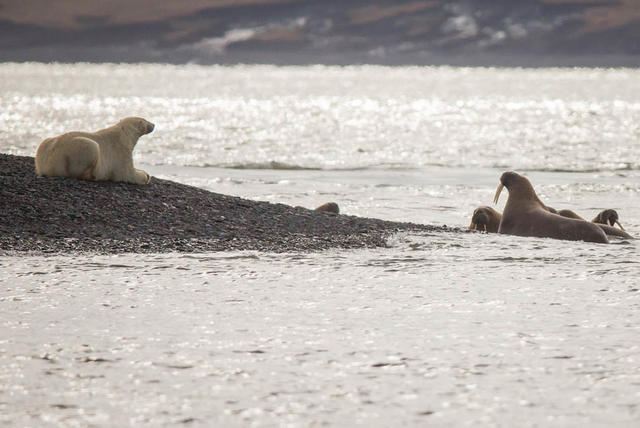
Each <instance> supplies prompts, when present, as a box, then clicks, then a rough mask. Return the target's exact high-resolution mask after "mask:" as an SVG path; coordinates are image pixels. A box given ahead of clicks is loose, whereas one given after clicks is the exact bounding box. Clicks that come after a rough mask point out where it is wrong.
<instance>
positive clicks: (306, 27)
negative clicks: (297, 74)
mask: <svg viewBox="0 0 640 428" xmlns="http://www.w3.org/2000/svg"><path fill="white" fill-rule="evenodd" d="M31 60H36V61H61V62H70V61H94V62H107V61H109V62H169V63H188V62H193V63H200V64H213V63H222V64H228V63H238V62H242V63H271V64H316V63H321V64H354V63H355V64H357V63H369V64H417V65H423V64H451V65H522V66H549V65H569V66H570V65H587V66H638V65H640V0H460V1H443V0H425V1H412V0H408V1H385V0H371V1H359V0H354V1H345V0H318V1H310V0H235V1H232V0H210V1H205V0H182V1H158V0H133V1H130V0H101V1H96V2H93V1H78V0H75V1H74V0H55V1H50V0H25V1H21V0H10V1H8V0H0V61H31Z"/></svg>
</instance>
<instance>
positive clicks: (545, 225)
mask: <svg viewBox="0 0 640 428" xmlns="http://www.w3.org/2000/svg"><path fill="white" fill-rule="evenodd" d="M505 187H506V188H507V190H508V191H509V198H508V199H507V203H506V205H505V207H504V211H503V213H502V221H501V222H500V227H499V228H498V233H504V234H508V235H518V236H535V237H538V238H553V239H564V240H570V241H587V242H597V243H602V244H606V243H608V242H609V240H608V239H607V235H605V233H604V232H603V231H602V229H600V228H599V227H598V226H597V225H595V224H594V223H590V222H587V221H584V220H578V219H574V218H568V217H563V216H561V215H558V214H554V213H552V212H550V211H549V210H548V209H547V206H546V205H545V204H543V203H542V201H540V199H539V198H538V195H537V194H536V192H535V190H534V189H533V186H532V185H531V183H530V182H529V180H528V179H527V178H526V177H523V176H522V175H520V174H518V173H516V172H513V171H507V172H505V173H503V174H502V175H501V176H500V184H499V185H498V188H497V189H496V194H495V197H494V198H493V202H494V203H498V199H499V198H500V193H501V192H502V189H503V188H505Z"/></svg>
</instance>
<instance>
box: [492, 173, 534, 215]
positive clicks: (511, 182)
mask: <svg viewBox="0 0 640 428" xmlns="http://www.w3.org/2000/svg"><path fill="white" fill-rule="evenodd" d="M505 187H506V188H507V190H508V191H509V197H510V198H511V197H512V195H517V196H516V197H517V198H518V200H526V201H531V202H536V203H539V204H540V205H542V206H543V207H545V208H546V206H545V205H544V204H543V203H542V202H541V201H540V199H538V195H536V191H535V190H533V186H532V185H531V182H530V181H529V180H528V179H527V177H524V176H522V175H520V174H518V173H517V172H513V171H507V172H505V173H503V174H502V175H501V176H500V184H499V185H498V188H497V189H496V195H495V196H494V198H493V203H494V204H497V203H498V199H499V198H500V193H501V192H502V189H504V188H505Z"/></svg>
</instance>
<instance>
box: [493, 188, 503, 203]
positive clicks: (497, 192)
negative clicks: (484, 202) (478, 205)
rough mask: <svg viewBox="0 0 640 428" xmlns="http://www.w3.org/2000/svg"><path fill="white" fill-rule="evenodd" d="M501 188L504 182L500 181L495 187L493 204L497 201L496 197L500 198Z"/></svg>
mask: <svg viewBox="0 0 640 428" xmlns="http://www.w3.org/2000/svg"><path fill="white" fill-rule="evenodd" d="M502 189H504V184H502V183H500V185H499V186H498V188H497V189H496V195H495V196H494V197H493V203H494V204H497V203H498V199H499V198H500V193H501V192H502Z"/></svg>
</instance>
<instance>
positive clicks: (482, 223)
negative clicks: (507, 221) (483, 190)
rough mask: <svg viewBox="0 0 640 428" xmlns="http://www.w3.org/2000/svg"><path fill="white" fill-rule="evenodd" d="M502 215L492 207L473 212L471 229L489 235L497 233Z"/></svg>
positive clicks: (479, 208)
mask: <svg viewBox="0 0 640 428" xmlns="http://www.w3.org/2000/svg"><path fill="white" fill-rule="evenodd" d="M500 220H502V214H500V213H499V212H498V211H496V210H494V209H493V208H491V207H487V206H482V207H478V208H476V209H475V210H474V211H473V215H472V216H471V224H470V225H469V229H475V230H479V231H481V232H487V233H497V232H498V228H499V227H500Z"/></svg>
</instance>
